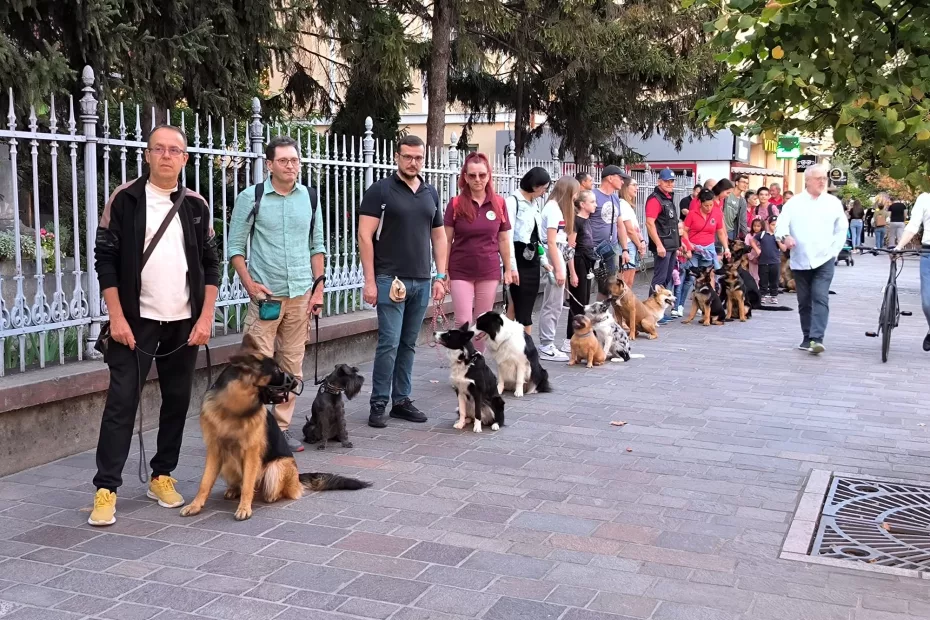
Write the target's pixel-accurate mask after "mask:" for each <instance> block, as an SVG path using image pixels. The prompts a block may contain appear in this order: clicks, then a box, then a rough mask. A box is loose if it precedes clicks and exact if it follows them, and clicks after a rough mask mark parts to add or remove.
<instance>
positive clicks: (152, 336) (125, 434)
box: [94, 319, 198, 493]
mask: <svg viewBox="0 0 930 620" xmlns="http://www.w3.org/2000/svg"><path fill="white" fill-rule="evenodd" d="M129 326H130V328H132V333H133V335H134V336H135V338H136V350H135V351H132V350H130V349H129V347H127V346H124V345H121V344H120V343H118V342H116V341H115V340H111V341H110V348H109V351H108V354H107V357H108V360H107V364H108V365H109V367H110V388H109V391H108V392H107V402H106V405H105V406H104V408H103V421H102V422H101V423H100V438H99V439H98V440H97V475H96V476H94V486H96V487H97V488H98V489H108V490H110V491H113V492H114V493H115V492H116V489H117V488H119V486H120V485H121V484H122V483H123V477H122V472H123V466H124V465H125V464H126V458H127V457H128V456H129V448H130V446H131V444H132V430H133V426H134V422H135V418H136V410H137V409H138V407H139V377H140V373H141V377H142V380H143V381H144V380H145V377H146V376H147V375H148V374H149V369H150V368H151V367H152V358H151V357H150V356H148V355H146V354H145V353H143V352H142V351H147V352H148V353H156V354H163V353H168V352H170V351H174V349H176V348H178V347H181V348H180V350H178V351H177V352H175V353H172V354H171V355H169V356H167V357H164V358H158V359H156V360H155V367H156V368H157V369H158V385H159V387H160V388H161V412H160V413H159V418H158V442H157V444H158V445H157V449H156V452H155V456H154V457H153V458H152V461H151V463H150V464H151V467H152V476H153V477H154V476H162V475H168V474H170V473H171V472H173V471H174V469H175V468H176V467H177V466H178V455H179V454H180V451H181V438H182V437H183V435H184V422H185V421H186V419H187V408H188V405H190V400H191V390H192V389H193V384H194V366H195V365H196V363H197V349H198V347H189V346H181V345H184V344H185V343H186V342H187V339H188V338H189V337H190V333H191V329H192V327H193V321H191V319H185V320H183V321H171V322H165V323H163V322H160V321H151V320H149V319H131V320H130V321H129Z"/></svg>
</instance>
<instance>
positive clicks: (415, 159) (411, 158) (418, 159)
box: [397, 155, 426, 164]
mask: <svg viewBox="0 0 930 620" xmlns="http://www.w3.org/2000/svg"><path fill="white" fill-rule="evenodd" d="M397 157H398V158H400V159H401V161H405V162H408V163H411V162H412V163H415V164H422V163H423V162H424V161H425V160H426V158H425V157H423V156H422V155H398V156H397Z"/></svg>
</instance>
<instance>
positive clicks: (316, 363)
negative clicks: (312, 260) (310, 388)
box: [310, 276, 326, 385]
mask: <svg viewBox="0 0 930 620" xmlns="http://www.w3.org/2000/svg"><path fill="white" fill-rule="evenodd" d="M325 282H326V276H319V277H318V278H317V279H316V280H314V281H313V286H312V287H310V297H313V294H314V293H315V292H316V287H318V286H319V285H321V284H323V283H325ZM322 307H323V304H314V305H313V306H312V307H311V308H310V310H311V311H313V331H315V332H316V342H314V343H313V385H320V384H321V383H323V381H326V378H325V377H324V378H323V379H322V380H320V315H319V314H318V313H317V312H315V310H317V308H322Z"/></svg>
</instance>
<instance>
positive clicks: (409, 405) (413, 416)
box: [369, 399, 426, 424]
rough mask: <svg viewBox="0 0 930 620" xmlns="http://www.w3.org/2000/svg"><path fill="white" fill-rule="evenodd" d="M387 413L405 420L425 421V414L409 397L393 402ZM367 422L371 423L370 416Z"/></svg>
mask: <svg viewBox="0 0 930 620" xmlns="http://www.w3.org/2000/svg"><path fill="white" fill-rule="evenodd" d="M389 415H390V416H391V417H392V418H397V419H398V420H407V421H408V422H426V415H424V413H423V412H422V411H420V410H419V409H417V408H416V407H414V406H413V401H412V400H410V399H407V400H402V401H401V402H399V403H397V404H395V405H394V407H393V408H392V409H391V413H390V414H389ZM369 424H371V421H370V418H369Z"/></svg>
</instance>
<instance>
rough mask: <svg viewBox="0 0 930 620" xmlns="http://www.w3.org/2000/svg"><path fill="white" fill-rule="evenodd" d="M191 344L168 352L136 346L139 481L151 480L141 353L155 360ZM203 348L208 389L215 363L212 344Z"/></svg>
mask: <svg viewBox="0 0 930 620" xmlns="http://www.w3.org/2000/svg"><path fill="white" fill-rule="evenodd" d="M187 346H190V345H188V344H187V343H186V342H185V343H184V344H182V345H180V346H178V347H177V348H176V349H174V350H173V351H169V352H168V353H158V348H157V347H156V349H155V351H156V352H155V353H149V352H148V351H143V350H142V349H140V348H139V347H138V346H137V347H136V348H135V353H136V377H137V378H138V388H139V392H138V396H139V430H138V431H137V436H138V438H139V471H138V476H139V482H141V483H142V484H146V483H147V482H148V481H149V468H148V464H147V462H148V459H147V458H146V455H145V441H143V439H142V385H143V381H144V377H143V376H142V359H141V358H140V357H139V355H140V354H143V355H148V356H149V357H150V358H152V359H153V360H157V359H161V358H165V357H168V356H171V355H174V354H175V353H177V352H178V351H180V350H181V349H183V348H184V347H187ZM203 348H204V349H205V350H206V353H207V389H208V390H209V389H210V386H211V385H213V363H212V362H211V360H210V345H206V344H205V345H203ZM184 415H185V416H186V415H187V412H186V411H185V412H184Z"/></svg>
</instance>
